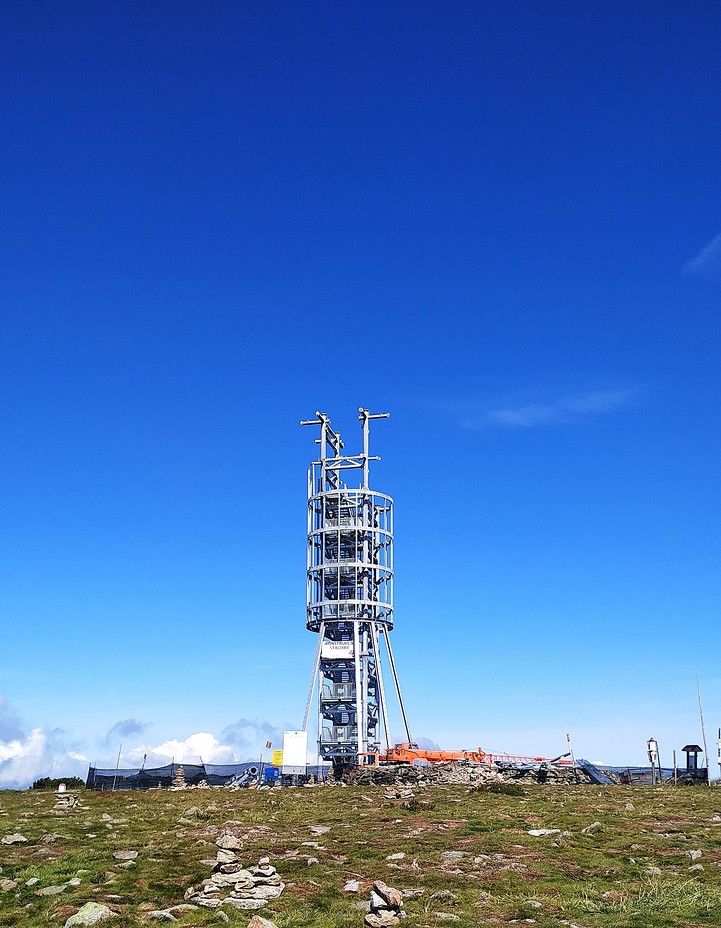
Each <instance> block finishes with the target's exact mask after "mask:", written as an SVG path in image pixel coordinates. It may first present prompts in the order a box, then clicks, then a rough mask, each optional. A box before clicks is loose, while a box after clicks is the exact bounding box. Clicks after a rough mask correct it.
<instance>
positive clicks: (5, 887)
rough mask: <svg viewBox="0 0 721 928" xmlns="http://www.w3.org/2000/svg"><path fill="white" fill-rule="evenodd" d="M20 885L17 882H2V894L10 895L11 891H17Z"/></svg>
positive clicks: (0, 887)
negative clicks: (16, 888)
mask: <svg viewBox="0 0 721 928" xmlns="http://www.w3.org/2000/svg"><path fill="white" fill-rule="evenodd" d="M17 885H18V884H17V883H16V882H15V880H0V892H3V893H9V892H10V890H11V889H15V887H16V886H17Z"/></svg>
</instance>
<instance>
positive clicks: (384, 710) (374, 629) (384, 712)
mask: <svg viewBox="0 0 721 928" xmlns="http://www.w3.org/2000/svg"><path fill="white" fill-rule="evenodd" d="M371 636H372V638H373V650H374V651H375V656H376V676H377V677H378V695H379V696H380V704H381V717H382V719H383V731H384V733H385V736H386V748H387V749H390V746H391V729H390V726H389V724H388V706H387V704H386V691H385V687H384V686H383V669H382V663H383V662H382V661H381V647H380V640H379V635H378V626H377V625H375V624H373V625H371ZM719 737H721V731H719ZM409 740H410V739H409ZM720 762H721V761H720Z"/></svg>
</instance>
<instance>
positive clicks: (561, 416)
mask: <svg viewBox="0 0 721 928" xmlns="http://www.w3.org/2000/svg"><path fill="white" fill-rule="evenodd" d="M544 392H546V394H547V391H544ZM636 393H637V388H636V387H616V388H613V389H598V390H583V391H578V392H573V393H571V392H567V393H562V394H561V395H556V396H548V395H546V396H544V397H543V399H540V400H534V401H532V402H529V397H528V394H527V393H526V394H525V395H524V396H523V397H522V396H520V395H519V394H515V395H510V396H506V397H504V398H502V399H500V400H498V399H497V400H496V401H495V402H493V401H487V402H486V403H476V404H472V406H471V405H469V406H466V409H465V413H464V414H462V415H461V423H460V424H461V425H462V426H463V428H467V429H480V428H488V427H490V426H498V427H501V428H533V427H537V426H542V425H560V424H564V423H573V422H578V421H580V420H582V419H586V418H588V417H589V416H596V415H600V414H602V413H609V412H613V411H614V410H615V409H618V408H620V407H621V406H625V405H626V404H628V403H629V402H630V401H631V400H632V398H633V397H634V395H635V394H636Z"/></svg>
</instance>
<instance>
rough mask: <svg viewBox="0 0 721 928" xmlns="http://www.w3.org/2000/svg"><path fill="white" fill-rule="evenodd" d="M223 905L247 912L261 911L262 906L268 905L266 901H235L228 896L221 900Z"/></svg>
mask: <svg viewBox="0 0 721 928" xmlns="http://www.w3.org/2000/svg"><path fill="white" fill-rule="evenodd" d="M222 904H223V905H232V906H233V907H234V908H236V909H246V910H248V911H250V910H252V909H262V908H263V906H264V905H268V901H267V899H235V898H233V897H232V896H228V897H227V898H226V899H223V903H222Z"/></svg>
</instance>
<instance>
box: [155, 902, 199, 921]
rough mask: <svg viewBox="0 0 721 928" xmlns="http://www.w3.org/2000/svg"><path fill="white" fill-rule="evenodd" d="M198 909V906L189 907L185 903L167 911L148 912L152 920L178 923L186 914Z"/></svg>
mask: <svg viewBox="0 0 721 928" xmlns="http://www.w3.org/2000/svg"><path fill="white" fill-rule="evenodd" d="M197 908H198V906H197V905H188V904H187V903H184V904H181V905H172V906H170V907H169V908H167V909H153V911H152V912H148V915H149V916H150V918H157V919H160V920H165V921H168V922H176V921H177V920H178V919H179V918H180V916H181V915H182V914H183V913H184V912H191V911H196V910H197Z"/></svg>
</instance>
